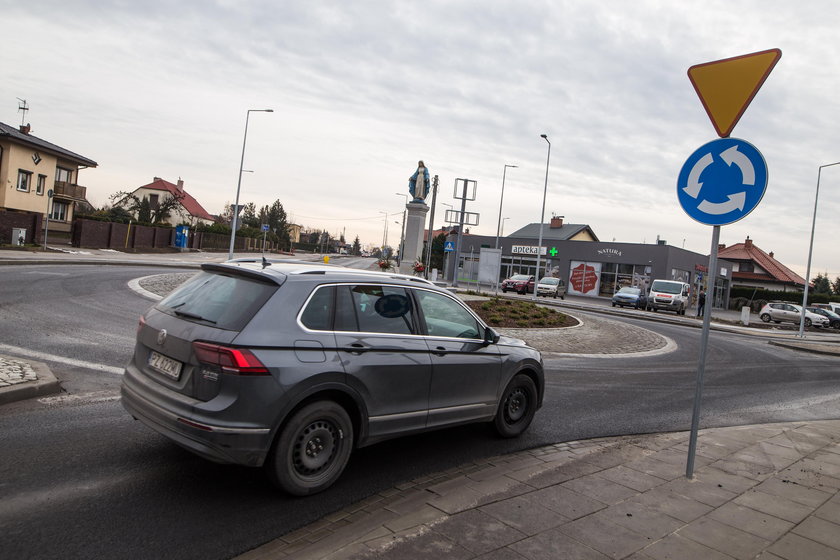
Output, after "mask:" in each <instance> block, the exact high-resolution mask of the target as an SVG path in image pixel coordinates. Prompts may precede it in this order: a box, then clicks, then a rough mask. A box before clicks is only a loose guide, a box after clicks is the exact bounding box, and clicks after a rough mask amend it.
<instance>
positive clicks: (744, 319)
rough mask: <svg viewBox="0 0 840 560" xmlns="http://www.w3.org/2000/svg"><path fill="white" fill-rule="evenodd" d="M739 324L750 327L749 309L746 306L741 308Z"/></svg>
mask: <svg viewBox="0 0 840 560" xmlns="http://www.w3.org/2000/svg"><path fill="white" fill-rule="evenodd" d="M741 323H742V324H743V325H744V326H745V327H749V326H750V308H749V306H747V305H745V306H744V307H742V308H741Z"/></svg>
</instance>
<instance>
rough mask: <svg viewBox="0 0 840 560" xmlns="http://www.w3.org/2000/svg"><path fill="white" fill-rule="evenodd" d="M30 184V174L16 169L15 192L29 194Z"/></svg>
mask: <svg viewBox="0 0 840 560" xmlns="http://www.w3.org/2000/svg"><path fill="white" fill-rule="evenodd" d="M31 183H32V172H31V171H24V170H23V169H18V182H17V190H19V191H21V192H29V185H30V184H31Z"/></svg>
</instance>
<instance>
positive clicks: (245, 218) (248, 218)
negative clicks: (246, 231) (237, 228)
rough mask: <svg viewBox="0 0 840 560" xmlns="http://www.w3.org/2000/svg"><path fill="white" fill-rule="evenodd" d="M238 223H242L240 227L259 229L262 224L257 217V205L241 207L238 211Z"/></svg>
mask: <svg viewBox="0 0 840 560" xmlns="http://www.w3.org/2000/svg"><path fill="white" fill-rule="evenodd" d="M239 221H240V222H242V227H249V228H254V229H260V226H261V225H262V223H261V222H260V219H259V218H258V217H257V205H256V204H254V203H253V202H249V203H248V204H245V205H243V206H242V209H241V210H240V211H239Z"/></svg>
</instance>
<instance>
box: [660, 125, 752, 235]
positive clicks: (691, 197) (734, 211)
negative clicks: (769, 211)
mask: <svg viewBox="0 0 840 560" xmlns="http://www.w3.org/2000/svg"><path fill="white" fill-rule="evenodd" d="M765 190H767V163H765V161H764V156H762V155H761V152H759V151H758V150H757V149H756V147H755V146H753V145H752V144H750V143H749V142H747V141H745V140H740V139H738V138H720V139H718V140H712V141H711V142H709V143H708V144H704V145H703V146H701V147H700V148H698V149H697V150H696V151H695V152H694V153H693V154H691V155H690V156H689V157H688V159H687V160H686V161H685V163H684V164H683V167H682V169H681V170H680V176H679V178H678V179H677V198H678V199H679V201H680V205H681V206H682V208H683V210H685V213H686V214H688V215H689V216H690V217H691V218H692V219H694V220H696V221H698V222H700V223H701V224H706V225H709V226H723V225H726V224H731V223H732V222H737V221H738V220H740V219H741V218H743V217H745V216H746V215H747V214H749V213H750V212H752V211H753V209H754V208H755V207H756V206H758V203H759V202H761V199H762V197H763V196H764V191H765Z"/></svg>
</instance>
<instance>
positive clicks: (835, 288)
mask: <svg viewBox="0 0 840 560" xmlns="http://www.w3.org/2000/svg"><path fill="white" fill-rule="evenodd" d="M831 291H832V292H834V295H835V296H840V276H838V277H837V278H835V279H834V282H832V283H831Z"/></svg>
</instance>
